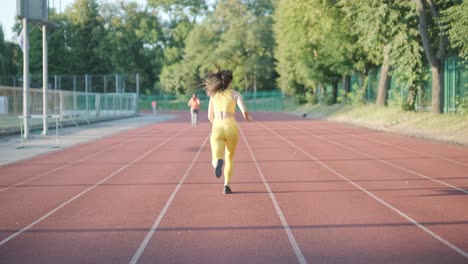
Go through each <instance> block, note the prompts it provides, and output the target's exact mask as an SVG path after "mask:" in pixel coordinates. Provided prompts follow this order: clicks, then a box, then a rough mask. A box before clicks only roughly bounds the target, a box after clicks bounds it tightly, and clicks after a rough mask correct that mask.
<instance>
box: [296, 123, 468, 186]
mask: <svg viewBox="0 0 468 264" xmlns="http://www.w3.org/2000/svg"><path fill="white" fill-rule="evenodd" d="M290 127H293V128H295V129H297V130H300V131H303V132H305V133H307V134H309V135H311V136H313V137H316V138H319V139H321V140H324V141H328V142H330V143H332V144H334V145H337V146H340V147H342V148H345V149H348V150H350V151H352V152H355V153H359V154H361V155H364V156H366V157H368V158H371V159H373V160H376V161H379V162H382V163H384V164H387V165H389V166H392V167H395V168H397V169H400V170H403V171H406V172H409V173H411V174H414V175H416V176H419V177H421V178H424V179H426V180H430V181H433V182H436V183H438V184H441V185H445V186H447V187H450V188H452V189H454V190H457V191H460V192H462V193H465V194H468V190H465V189H462V188H458V187H456V186H454V185H451V184H449V183H446V182H443V181H440V180H437V179H433V178H431V177H429V176H426V175H424V174H421V173H418V172H415V171H412V170H410V169H407V168H403V167H400V166H398V165H396V164H394V163H391V162H389V161H386V160H383V159H379V158H377V157H375V156H372V155H370V154H367V153H365V152H362V151H359V150H357V149H353V148H352V147H349V146H346V145H344V144H341V143H338V142H335V141H332V140H329V139H327V138H324V137H321V136H317V135H314V134H312V133H310V132H308V131H307V130H304V129H302V128H298V127H295V126H290Z"/></svg>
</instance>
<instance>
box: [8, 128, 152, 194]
mask: <svg viewBox="0 0 468 264" xmlns="http://www.w3.org/2000/svg"><path fill="white" fill-rule="evenodd" d="M150 132H151V131H150ZM131 139H133V138H130V139H127V140H125V141H121V142H119V143H117V144H113V145H112V146H110V147H108V148H105V149H103V150H99V151H97V152H95V153H93V154H91V155H88V156H86V157H83V158H81V159H79V160H76V161H73V162H70V163H67V164H64V165H62V166H59V167H56V168H53V169H51V170H48V171H45V172H43V173H41V174H39V175H37V176H34V177H32V178H29V179H27V180H24V181H21V182H18V183H15V184H13V185H10V186H8V187H5V188H3V189H0V192H4V191H6V190H9V189H11V188H14V187H16V186H19V185H23V184H25V183H28V182H30V181H33V180H35V179H38V178H40V177H42V176H45V175H47V174H49V173H52V172H54V171H57V170H60V169H63V168H66V167H68V166H71V165H74V164H77V163H78V162H81V161H83V160H87V159H89V158H92V157H94V156H96V155H97V154H99V153H102V152H105V151H109V150H112V149H114V148H116V147H118V146H120V145H122V144H124V143H126V142H130V140H131ZM97 140H98V139H96V140H95V141H97ZM87 143H91V142H87ZM74 147H75V146H74ZM12 166H13V164H12Z"/></svg>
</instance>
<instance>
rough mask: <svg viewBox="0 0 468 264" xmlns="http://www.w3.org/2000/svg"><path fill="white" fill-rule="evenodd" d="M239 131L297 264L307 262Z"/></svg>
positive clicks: (248, 145) (246, 142) (247, 143)
mask: <svg viewBox="0 0 468 264" xmlns="http://www.w3.org/2000/svg"><path fill="white" fill-rule="evenodd" d="M239 130H240V132H241V134H242V137H243V138H244V141H245V144H246V145H247V149H248V150H249V152H250V155H251V156H252V159H253V161H254V163H255V167H256V168H257V171H258V173H259V174H260V177H261V178H262V181H263V185H265V188H266V189H267V191H268V195H269V196H270V199H271V201H272V203H273V206H274V207H275V210H276V213H277V214H278V217H279V219H280V221H281V224H282V225H283V228H284V231H285V232H286V235H287V236H288V239H289V243H290V244H291V247H292V248H293V250H294V253H295V254H296V257H297V260H298V261H299V263H307V260H306V259H305V257H304V255H303V254H302V251H301V248H300V247H299V244H298V243H297V241H296V239H295V238H294V235H293V233H292V231H291V228H290V227H289V224H288V221H286V217H285V216H284V214H283V212H282V211H281V208H280V206H279V204H278V201H277V200H276V197H275V195H274V194H273V192H272V191H271V188H270V185H269V184H268V182H267V180H266V178H265V175H264V174H263V172H262V170H261V169H260V165H259V164H258V161H257V159H256V158H255V155H254V153H253V151H252V148H251V147H250V144H249V142H248V141H247V138H246V137H245V135H244V131H242V129H241V128H240V127H239Z"/></svg>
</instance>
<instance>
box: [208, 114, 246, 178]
mask: <svg viewBox="0 0 468 264" xmlns="http://www.w3.org/2000/svg"><path fill="white" fill-rule="evenodd" d="M238 140H239V133H238V129H237V122H236V120H235V119H234V118H228V119H223V120H221V119H215V120H214V122H213V127H212V129H211V137H210V143H211V154H212V157H213V160H212V164H213V167H216V164H217V162H218V159H223V158H224V161H225V164H224V185H229V184H230V182H231V176H232V167H233V162H234V154H235V152H236V148H237V142H238ZM223 156H224V157H223Z"/></svg>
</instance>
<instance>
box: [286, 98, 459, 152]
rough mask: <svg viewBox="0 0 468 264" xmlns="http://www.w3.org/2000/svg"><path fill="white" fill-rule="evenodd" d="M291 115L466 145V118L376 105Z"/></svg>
mask: <svg viewBox="0 0 468 264" xmlns="http://www.w3.org/2000/svg"><path fill="white" fill-rule="evenodd" d="M290 112H291V113H293V114H297V115H302V114H304V113H306V114H307V117H308V118H316V119H326V120H330V121H334V122H341V123H347V124H352V125H356V126H361V127H367V128H371V129H376V130H382V131H388V132H393V133H398V134H404V135H409V136H415V137H419V138H425V139H431V140H438V141H443V142H449V143H456V144H461V145H465V146H468V115H457V114H444V115H437V114H433V113H425V112H404V111H402V110H399V109H397V108H392V107H377V106H375V105H363V106H348V105H341V104H335V105H331V106H326V105H307V104H306V105H302V106H298V107H296V109H295V110H294V111H290Z"/></svg>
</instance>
